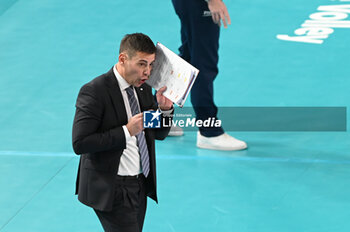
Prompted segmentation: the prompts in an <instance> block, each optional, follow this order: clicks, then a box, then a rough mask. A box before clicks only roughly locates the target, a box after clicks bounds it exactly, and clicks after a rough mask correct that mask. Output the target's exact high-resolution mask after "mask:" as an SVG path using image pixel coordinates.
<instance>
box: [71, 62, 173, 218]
mask: <svg viewBox="0 0 350 232" xmlns="http://www.w3.org/2000/svg"><path fill="white" fill-rule="evenodd" d="M135 89H136V92H137V96H138V99H139V103H140V108H141V111H145V110H149V109H156V108H157V105H156V102H155V101H154V97H153V95H152V89H151V87H150V86H148V85H147V84H143V85H142V86H141V87H139V88H135ZM169 120H170V119H169ZM127 122H128V119H127V114H126V110H125V105H124V101H123V98H122V94H121V92H120V88H119V85H118V81H117V79H116V77H115V75H114V73H113V69H111V70H110V71H109V72H107V73H105V74H103V75H101V76H99V77H96V78H95V79H93V80H92V81H90V82H89V83H87V84H85V85H84V86H83V87H82V88H81V89H80V92H79V95H78V99H77V102H76V113H75V118H74V124H73V149H74V152H75V153H76V154H79V155H81V156H80V162H79V169H78V176H77V182H76V194H78V199H79V200H80V201H81V202H82V203H83V204H86V205H88V206H90V207H92V208H94V209H98V210H102V211H110V210H112V204H113V200H114V195H115V194H114V193H115V184H114V183H115V181H114V180H115V176H116V175H117V173H118V167H119V162H120V157H121V155H122V153H123V150H124V149H125V148H126V140H125V135H124V131H123V128H122V126H123V125H126V124H127ZM169 129H170V128H160V129H145V130H144V131H145V137H146V142H147V146H148V151H149V156H150V157H149V158H150V173H149V175H148V177H147V180H146V183H147V185H146V186H147V187H146V188H147V195H148V196H149V197H150V198H152V199H153V200H155V201H156V202H157V191H156V161H155V143H154V140H155V139H158V140H163V139H164V138H165V137H166V136H167V135H168V133H169Z"/></svg>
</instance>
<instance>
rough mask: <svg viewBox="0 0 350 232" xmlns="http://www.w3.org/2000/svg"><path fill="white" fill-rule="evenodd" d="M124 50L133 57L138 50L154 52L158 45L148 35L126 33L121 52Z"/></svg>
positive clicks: (148, 52) (120, 48)
mask: <svg viewBox="0 0 350 232" xmlns="http://www.w3.org/2000/svg"><path fill="white" fill-rule="evenodd" d="M122 52H126V53H127V54H128V55H129V56H130V57H133V56H134V55H135V53H136V52H144V53H147V54H154V53H156V47H155V46H154V43H153V41H152V40H151V39H150V38H149V37H148V36H147V35H145V34H142V33H133V34H127V35H125V36H124V38H123V39H122V41H121V42H120V47H119V54H120V53H122Z"/></svg>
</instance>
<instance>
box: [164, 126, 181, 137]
mask: <svg viewBox="0 0 350 232" xmlns="http://www.w3.org/2000/svg"><path fill="white" fill-rule="evenodd" d="M183 135H184V131H183V129H182V128H181V127H178V126H171V128H170V131H169V134H168V136H183Z"/></svg>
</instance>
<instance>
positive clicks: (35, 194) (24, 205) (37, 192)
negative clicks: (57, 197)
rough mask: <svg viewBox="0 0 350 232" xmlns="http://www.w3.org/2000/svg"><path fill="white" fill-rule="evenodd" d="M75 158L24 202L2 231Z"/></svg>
mask: <svg viewBox="0 0 350 232" xmlns="http://www.w3.org/2000/svg"><path fill="white" fill-rule="evenodd" d="M0 155H1V152H0ZM72 160H73V157H72V158H70V159H69V160H68V161H67V162H65V164H64V165H63V166H62V167H61V168H59V169H58V170H57V172H56V173H55V174H54V175H53V176H51V177H50V179H49V180H48V181H46V182H45V183H44V184H43V185H42V186H41V187H40V188H39V190H37V191H36V192H35V193H34V194H33V195H32V196H31V197H30V198H29V199H28V200H27V201H26V202H25V203H24V204H23V206H22V207H20V208H19V209H18V210H17V211H16V212H15V213H14V214H13V215H12V216H11V217H10V218H9V219H8V220H7V221H6V222H5V223H4V224H3V225H2V226H1V227H0V231H2V230H3V229H4V228H5V227H6V226H7V225H8V224H9V223H10V222H11V221H12V220H13V219H14V218H15V217H16V216H17V215H18V214H19V213H20V212H21V211H22V210H23V209H24V208H25V207H26V206H27V205H28V204H29V203H30V202H31V201H32V200H33V199H34V198H35V197H36V196H37V195H38V194H39V193H40V192H41V191H42V190H43V189H44V188H45V187H46V186H47V185H48V184H49V183H50V182H51V181H52V180H53V179H54V178H55V177H56V176H57V175H58V174H59V173H60V172H61V171H62V170H63V169H64V168H65V167H67V165H68V164H69V163H70V161H72Z"/></svg>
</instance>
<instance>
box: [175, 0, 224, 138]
mask: <svg viewBox="0 0 350 232" xmlns="http://www.w3.org/2000/svg"><path fill="white" fill-rule="evenodd" d="M172 2H173V5H174V8H175V11H176V14H177V15H178V16H179V18H180V21H181V42H182V45H181V47H180V48H179V51H180V54H179V55H180V56H181V57H182V58H183V59H184V60H186V61H187V62H189V63H190V64H192V65H193V66H195V67H196V68H198V69H199V70H200V72H199V74H198V77H197V80H196V81H195V83H194V85H193V87H192V90H191V102H192V105H193V109H194V111H195V113H196V118H197V120H198V119H200V120H206V119H208V118H213V117H214V118H216V117H217V112H218V109H217V107H216V105H215V103H214V90H213V89H214V88H213V84H214V80H215V78H216V75H217V74H218V59H219V57H218V49H219V35H220V27H219V26H218V25H217V24H215V23H214V22H213V20H212V17H211V16H210V15H208V12H209V9H208V4H207V3H206V2H205V1H204V0H172ZM199 130H200V133H201V134H202V135H204V136H207V137H212V136H218V135H221V134H223V133H224V131H223V129H222V128H221V127H220V128H204V127H201V128H199Z"/></svg>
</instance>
